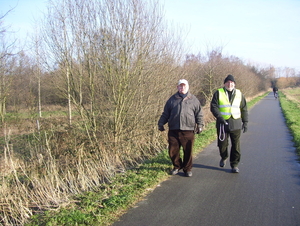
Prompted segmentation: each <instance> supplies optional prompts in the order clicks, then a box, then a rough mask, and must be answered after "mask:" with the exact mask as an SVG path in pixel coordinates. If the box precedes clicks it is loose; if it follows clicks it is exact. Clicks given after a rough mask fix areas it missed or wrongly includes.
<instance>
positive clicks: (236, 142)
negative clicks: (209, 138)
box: [217, 128, 241, 168]
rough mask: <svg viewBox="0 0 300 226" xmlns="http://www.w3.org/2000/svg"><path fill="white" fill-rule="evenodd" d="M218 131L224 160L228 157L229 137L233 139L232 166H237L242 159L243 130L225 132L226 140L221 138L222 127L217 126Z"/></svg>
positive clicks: (219, 145) (221, 154)
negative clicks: (241, 138) (241, 142)
mask: <svg viewBox="0 0 300 226" xmlns="http://www.w3.org/2000/svg"><path fill="white" fill-rule="evenodd" d="M217 133H218V147H219V151H220V156H221V158H222V159H223V160H225V159H227V158H228V138H229V137H230V141H231V150H230V158H229V161H230V166H231V167H232V168H233V167H236V166H237V165H238V164H239V162H240V159H241V148H240V137H241V130H235V131H230V132H226V133H225V139H224V141H221V140H220V139H219V137H220V136H219V135H220V129H219V128H217Z"/></svg>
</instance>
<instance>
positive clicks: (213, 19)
mask: <svg viewBox="0 0 300 226" xmlns="http://www.w3.org/2000/svg"><path fill="white" fill-rule="evenodd" d="M46 2H47V1H45V0H0V15H3V14H4V13H5V12H6V11H7V10H8V9H10V8H12V7H14V6H16V8H15V9H14V10H13V12H11V13H10V14H9V15H8V16H7V17H5V20H4V24H5V25H11V30H14V31H16V32H17V33H16V36H20V35H24V34H26V32H29V33H31V32H32V31H33V28H32V24H33V21H34V18H35V19H38V18H39V17H41V16H42V12H43V11H45V8H46ZM160 2H161V4H162V5H164V10H165V16H166V19H167V20H168V21H170V22H173V23H174V24H178V25H180V26H182V27H184V28H185V29H184V30H186V31H188V32H187V39H186V44H187V45H188V46H190V45H192V47H191V53H194V54H197V53H199V52H206V50H207V46H209V47H223V54H225V55H234V56H236V57H239V58H240V59H243V60H245V61H250V62H251V63H254V64H262V65H264V66H267V65H273V66H275V67H290V68H295V69H297V70H300V0H251V1H250V0H248V1H246V0H245V1H242V0H160Z"/></svg>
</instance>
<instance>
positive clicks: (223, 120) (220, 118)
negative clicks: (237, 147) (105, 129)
mask: <svg viewBox="0 0 300 226" xmlns="http://www.w3.org/2000/svg"><path fill="white" fill-rule="evenodd" d="M217 120H218V122H219V123H220V124H227V122H226V120H225V119H224V118H223V117H219V118H218V119H217Z"/></svg>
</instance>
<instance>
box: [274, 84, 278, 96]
mask: <svg viewBox="0 0 300 226" xmlns="http://www.w3.org/2000/svg"><path fill="white" fill-rule="evenodd" d="M273 93H274V97H275V98H277V95H278V88H277V87H276V86H274V87H273Z"/></svg>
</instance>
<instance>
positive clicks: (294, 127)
mask: <svg viewBox="0 0 300 226" xmlns="http://www.w3.org/2000/svg"><path fill="white" fill-rule="evenodd" d="M279 95H280V98H279V100H280V105H281V108H282V112H283V114H284V117H285V120H286V124H287V126H288V128H289V129H290V131H291V134H292V136H293V141H294V143H295V147H296V152H297V154H298V156H299V160H300V109H299V102H296V101H292V100H288V99H287V98H286V96H285V95H284V94H283V93H282V92H279Z"/></svg>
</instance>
